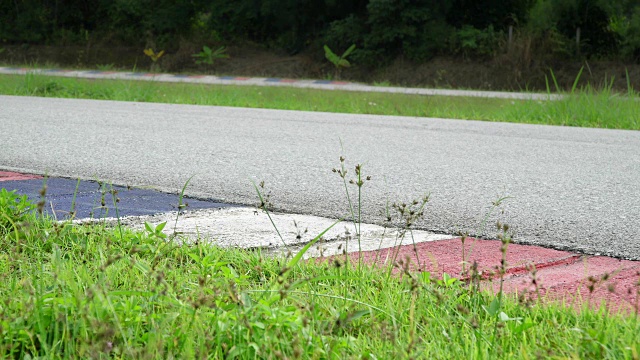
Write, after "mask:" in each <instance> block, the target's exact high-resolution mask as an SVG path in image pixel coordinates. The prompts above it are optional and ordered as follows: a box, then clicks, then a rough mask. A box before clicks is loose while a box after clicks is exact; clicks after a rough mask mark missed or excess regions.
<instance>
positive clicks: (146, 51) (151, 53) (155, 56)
mask: <svg viewBox="0 0 640 360" xmlns="http://www.w3.org/2000/svg"><path fill="white" fill-rule="evenodd" d="M143 51H144V54H145V55H147V56H148V57H149V59H151V61H153V62H154V63H155V62H157V61H158V60H160V58H161V57H162V55H164V50H160V52H157V53H156V52H155V51H153V49H152V48H148V49H144V50H143Z"/></svg>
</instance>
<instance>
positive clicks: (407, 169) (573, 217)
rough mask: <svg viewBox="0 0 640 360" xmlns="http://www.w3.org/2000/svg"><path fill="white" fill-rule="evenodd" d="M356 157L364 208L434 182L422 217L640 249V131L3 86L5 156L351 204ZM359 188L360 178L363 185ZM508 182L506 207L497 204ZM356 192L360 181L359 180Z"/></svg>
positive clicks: (42, 167) (25, 164)
mask: <svg viewBox="0 0 640 360" xmlns="http://www.w3.org/2000/svg"><path fill="white" fill-rule="evenodd" d="M341 154H343V155H344V156H345V157H346V164H347V167H348V174H347V177H349V178H351V177H352V176H353V175H354V171H353V168H354V166H355V164H356V163H363V164H364V165H363V173H364V175H365V176H366V175H371V176H372V180H371V181H368V182H366V183H365V185H364V186H363V189H362V190H363V218H364V220H365V221H367V222H373V223H381V222H382V221H383V218H384V217H383V215H382V211H383V209H384V207H385V204H386V202H387V200H388V201H389V202H393V201H397V200H400V201H410V200H411V199H414V198H418V197H421V196H422V195H424V194H425V193H431V201H430V202H429V205H428V207H427V212H426V218H425V219H424V221H422V222H420V223H418V224H417V226H418V227H419V228H422V229H427V230H432V231H438V232H443V233H455V232H457V231H466V232H469V233H471V234H475V235H484V236H488V237H494V238H495V234H496V230H495V227H494V224H495V221H496V220H497V219H498V218H500V219H503V221H505V222H507V223H508V224H510V225H511V227H512V228H513V229H514V231H515V236H514V239H515V241H516V242H520V243H529V244H538V245H544V246H550V247H554V248H559V249H569V250H575V251H582V252H586V253H590V254H602V255H611V256H616V257H621V258H627V259H634V260H639V259H640V226H639V225H640V132H637V131H621V130H602V129H584V128H566V127H551V126H536V125H520V124H507V123H488V122H476V121H465V120H447V119H432V118H409V117H393V116H370V115H346V114H329V113H318V112H316V113H313V112H302V111H278V110H262V109H244V108H228V107H213V106H190V105H167V104H149V103H126V102H114V101H94V100H69V99H50V98H32V97H11V96H0V170H1V169H4V170H19V171H25V172H35V173H42V174H44V173H47V174H49V175H52V176H53V175H55V176H64V177H72V178H77V177H79V178H84V179H101V180H108V181H112V182H113V183H115V184H122V185H135V186H152V187H155V188H158V189H162V190H166V191H171V192H177V191H179V189H181V188H182V186H183V185H184V184H185V182H186V181H187V179H189V177H190V176H192V175H195V176H194V177H193V179H192V181H191V182H190V183H189V187H188V189H187V193H188V194H190V195H194V196H200V197H204V198H212V199H216V200H219V201H223V202H231V203H241V204H255V203H256V202H257V200H256V199H257V197H256V194H255V190H254V189H253V185H252V184H251V180H253V181H256V182H259V181H261V180H264V181H265V183H266V187H267V189H268V191H269V192H270V193H271V202H272V203H273V205H274V206H275V207H276V208H278V209H280V210H283V211H286V212H295V213H303V214H314V215H320V216H327V217H340V216H344V215H346V213H347V212H346V209H347V205H346V199H345V198H346V197H345V193H344V186H343V184H342V182H341V181H342V179H340V178H339V177H338V175H337V174H335V173H333V172H332V171H331V169H332V168H334V167H338V166H339V165H340V163H339V157H340V155H341ZM350 189H351V190H355V187H354V186H353V185H350ZM502 196H509V197H510V198H508V199H507V200H505V202H504V203H503V207H502V208H501V209H502V210H504V213H502V210H500V209H498V210H494V211H492V212H491V216H489V219H488V220H487V221H486V225H485V226H483V223H484V222H483V219H484V218H485V215H486V214H488V213H489V211H490V209H491V204H492V202H493V201H494V200H496V199H497V198H498V197H502ZM352 199H353V194H352Z"/></svg>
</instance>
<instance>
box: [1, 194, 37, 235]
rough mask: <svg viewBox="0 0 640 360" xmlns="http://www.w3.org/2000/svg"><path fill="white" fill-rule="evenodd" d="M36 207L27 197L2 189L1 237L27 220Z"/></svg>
mask: <svg viewBox="0 0 640 360" xmlns="http://www.w3.org/2000/svg"><path fill="white" fill-rule="evenodd" d="M34 209H35V206H34V205H33V204H31V203H30V202H29V200H28V199H27V196H26V195H18V194H16V192H15V190H14V191H8V190H7V189H4V188H3V189H0V236H3V235H5V234H8V233H9V232H10V231H11V230H12V228H14V227H15V226H17V225H18V223H21V222H23V221H25V220H26V219H27V217H28V216H29V214H32V212H33V210H34Z"/></svg>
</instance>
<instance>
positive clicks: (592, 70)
mask: <svg viewBox="0 0 640 360" xmlns="http://www.w3.org/2000/svg"><path fill="white" fill-rule="evenodd" d="M142 50H143V49H139V48H132V47H99V46H64V47H61V46H31V45H23V46H5V51H4V52H3V53H1V54H0V62H1V63H5V64H8V65H25V64H31V65H37V66H40V67H64V68H88V69H103V70H105V69H106V70H110V69H117V70H137V71H148V70H149V69H150V67H151V65H152V62H151V60H150V59H149V58H147V57H146V56H145V55H144V54H143V52H142ZM227 50H228V54H229V55H230V57H229V58H228V59H219V60H217V61H216V62H215V63H214V64H213V65H212V66H210V65H196V64H195V62H194V59H193V57H192V55H193V54H195V53H197V52H199V51H200V49H199V48H198V47H197V46H195V45H193V44H191V43H188V42H183V43H181V44H180V45H179V46H178V48H177V49H176V50H174V51H171V52H167V54H166V55H165V56H163V57H162V58H161V59H160V60H159V62H158V64H159V67H160V69H161V70H162V71H166V72H172V73H205V74H216V75H236V76H247V77H278V78H303V79H304V78H306V79H329V78H335V73H334V69H333V68H332V67H331V65H330V64H329V63H328V62H327V61H326V60H324V58H323V57H322V56H321V55H318V54H308V53H302V54H298V55H294V56H291V55H288V54H286V53H282V52H275V51H270V50H268V49H266V48H264V47H262V46H260V45H256V44H246V45H242V46H231V47H229V48H228V49H227ZM581 68H583V71H582V75H581V77H580V82H579V86H582V85H585V84H587V83H589V84H592V85H596V86H603V85H605V84H611V86H613V88H615V89H616V90H619V91H626V90H627V85H628V84H627V74H628V79H630V82H631V85H632V86H633V87H634V88H635V89H640V64H623V63H618V62H610V61H566V62H554V63H552V64H540V63H535V62H534V61H528V62H524V63H523V62H521V61H519V60H518V59H516V58H512V57H511V58H510V57H509V56H507V55H505V56H499V57H496V58H495V59H493V60H487V61H469V60H463V59H457V58H446V57H439V58H435V59H433V60H431V61H429V62H426V63H414V62H411V61H408V60H406V59H402V58H399V59H396V60H395V61H393V62H392V63H390V64H388V65H386V66H383V67H380V68H378V69H370V68H366V67H362V66H358V65H357V64H356V65H355V66H353V67H352V68H350V69H347V70H345V71H344V72H343V73H342V74H340V77H341V79H342V80H349V81H356V82H364V83H372V84H373V83H378V84H386V85H398V86H409V87H436V88H450V89H481V90H507V91H521V90H536V91H546V88H547V80H548V81H549V84H550V85H551V87H552V90H555V85H553V81H552V79H551V77H550V69H553V72H554V76H555V78H556V80H557V82H558V84H559V86H560V87H561V88H563V89H565V90H568V89H570V88H571V86H572V85H573V82H574V80H575V79H576V76H577V75H578V73H579V72H580V69H581Z"/></svg>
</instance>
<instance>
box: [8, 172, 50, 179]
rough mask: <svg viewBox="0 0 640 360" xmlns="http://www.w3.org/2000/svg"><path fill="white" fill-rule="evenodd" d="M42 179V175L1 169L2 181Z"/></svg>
mask: <svg viewBox="0 0 640 360" xmlns="http://www.w3.org/2000/svg"><path fill="white" fill-rule="evenodd" d="M32 179H42V176H40V175H32V174H21V173H17V172H10V171H0V181H15V180H32Z"/></svg>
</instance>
